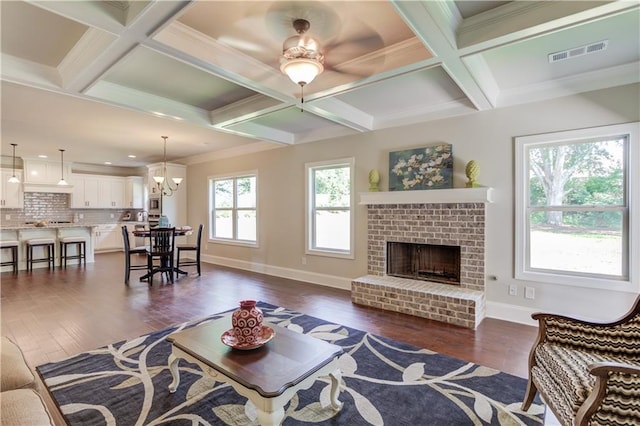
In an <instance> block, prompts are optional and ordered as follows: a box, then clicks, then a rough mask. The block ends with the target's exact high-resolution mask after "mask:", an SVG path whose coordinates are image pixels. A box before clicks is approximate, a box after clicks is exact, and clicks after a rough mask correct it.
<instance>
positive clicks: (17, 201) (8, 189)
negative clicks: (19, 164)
mask: <svg viewBox="0 0 640 426" xmlns="http://www.w3.org/2000/svg"><path fill="white" fill-rule="evenodd" d="M0 175H1V176H2V184H0V207H2V208H5V209H22V208H24V192H23V191H22V170H16V177H17V178H18V179H20V183H9V182H8V180H9V178H11V176H13V170H2V171H1V172H0Z"/></svg>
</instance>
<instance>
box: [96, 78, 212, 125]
mask: <svg viewBox="0 0 640 426" xmlns="http://www.w3.org/2000/svg"><path fill="white" fill-rule="evenodd" d="M85 95H86V96H89V97H92V98H94V99H95V100H99V101H101V102H106V103H109V104H111V105H116V106H120V107H123V108H128V109H133V110H135V111H142V112H146V113H150V114H153V115H155V116H157V117H162V118H167V119H172V120H176V121H183V122H185V123H191V124H195V125H198V126H202V127H207V128H211V123H210V121H209V113H208V111H206V110H203V109H200V108H196V107H194V106H191V105H186V104H184V103H182V102H176V101H173V100H171V99H167V98H163V97H160V96H155V95H151V94H149V93H146V92H142V91H139V90H135V89H131V88H129V87H125V86H121V85H118V84H115V83H111V82H108V81H105V80H103V81H100V82H99V83H97V84H95V85H93V86H92V87H91V88H90V89H89V90H88V91H87V92H85Z"/></svg>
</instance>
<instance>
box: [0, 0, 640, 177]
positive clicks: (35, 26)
mask: <svg viewBox="0 0 640 426" xmlns="http://www.w3.org/2000/svg"><path fill="white" fill-rule="evenodd" d="M0 13H1V19H2V21H1V27H0V29H1V41H2V63H1V66H2V74H1V76H2V86H1V90H2V92H1V96H2V123H1V124H2V129H1V131H2V152H3V154H5V155H6V154H10V148H11V147H10V145H9V144H10V143H17V144H18V148H17V154H18V155H19V156H22V157H33V156H36V155H38V154H46V155H49V156H53V157H55V156H56V154H57V149H58V148H64V149H66V150H67V151H66V153H65V154H66V155H65V158H68V159H69V161H74V162H81V163H91V164H102V163H104V162H106V161H108V162H110V163H112V164H113V165H117V166H123V167H136V166H140V165H143V164H146V163H150V162H154V161H159V160H160V159H161V156H162V139H161V138H160V136H162V135H167V136H169V139H168V145H167V150H168V156H169V158H170V159H177V160H179V161H183V162H185V163H189V162H194V161H201V160H203V159H206V158H215V157H222V156H225V155H233V154H237V153H245V152H252V151H255V150H262V149H269V148H272V147H278V146H286V145H291V144H301V143H308V142H319V143H321V142H322V141H323V140H327V139H329V138H334V137H339V136H345V135H351V134H357V133H362V132H369V131H373V130H377V129H383V128H390V127H397V126H403V125H408V124H413V123H418V122H425V121H430V120H435V119H440V118H445V117H452V116H457V115H462V114H473V113H475V112H477V111H483V110H489V109H494V108H501V107H506V106H511V105H516V104H521V103H526V102H533V101H538V100H543V99H549V98H554V97H559V96H565V95H569V94H574V93H580V92H585V91H592V90H597V89H602V88H606V87H613V86H619V85H625V84H630V83H636V82H638V81H639V80H640V41H639V40H640V4H639V3H638V2H637V1H628V2H626V1H616V2H607V1H600V2H597V1H584V2H582V1H531V2H529V1H517V2H508V1H447V0H441V1H435V0H431V1H390V2H387V1H344V2H343V1H328V2H320V1H73V2H69V1H33V2H22V1H2V2H1V3H0ZM298 18H303V19H306V20H308V21H309V22H310V24H311V28H310V30H309V31H308V34H309V35H311V36H313V37H314V38H316V39H317V40H318V41H319V42H320V44H321V45H322V46H323V50H322V51H323V53H324V56H325V64H324V67H325V69H324V72H323V73H322V74H320V75H319V76H318V77H316V79H315V80H313V81H312V82H311V83H310V84H308V85H307V86H305V87H304V104H302V103H301V88H300V87H299V86H297V85H296V84H294V83H292V82H291V80H289V78H288V77H287V76H286V75H284V74H283V73H282V72H281V71H280V57H281V56H282V44H283V42H284V40H285V39H286V38H288V37H290V36H292V35H295V31H294V29H293V27H292V22H293V20H295V19H298ZM551 54H558V55H556V59H558V58H559V60H555V61H552V60H550V55H551ZM564 57H566V59H565V58H564ZM127 155H135V156H136V158H129V157H127Z"/></svg>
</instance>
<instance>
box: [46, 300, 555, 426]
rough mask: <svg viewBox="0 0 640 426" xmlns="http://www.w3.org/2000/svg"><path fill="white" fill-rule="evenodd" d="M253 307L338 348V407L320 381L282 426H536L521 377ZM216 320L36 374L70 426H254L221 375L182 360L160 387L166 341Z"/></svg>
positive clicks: (298, 397) (165, 372)
mask: <svg viewBox="0 0 640 426" xmlns="http://www.w3.org/2000/svg"><path fill="white" fill-rule="evenodd" d="M258 306H259V307H260V308H261V309H262V310H263V311H264V313H265V321H266V322H268V323H271V324H272V325H273V326H285V327H287V328H289V329H291V330H294V331H296V332H299V333H306V334H311V335H313V336H315V337H319V338H323V339H326V340H329V341H335V342H336V344H338V345H340V346H341V347H342V348H343V350H344V352H343V354H342V355H341V356H340V358H339V360H338V364H339V366H340V369H341V370H342V380H341V382H340V390H341V393H340V395H339V398H340V401H341V402H342V403H343V405H342V408H341V409H340V410H338V411H336V410H334V409H333V408H332V407H331V404H330V396H329V388H330V387H329V378H328V377H321V378H319V379H318V380H316V382H315V383H313V384H312V385H311V387H310V388H309V389H305V390H300V391H298V393H297V394H295V395H294V396H293V398H292V399H291V401H290V403H289V404H287V405H285V407H284V409H285V418H284V420H283V423H282V425H283V426H298V425H300V424H301V423H302V422H304V423H307V424H310V425H311V424H314V425H318V426H319V425H323V426H332V425H340V426H344V425H347V426H352V425H364V424H371V425H383V424H388V425H392V426H395V425H403V426H404V425H420V426H425V425H430V426H442V425H453V424H455V425H462V424H464V425H466V424H474V425H485V424H491V425H504V426H513V425H527V426H532V425H539V424H541V423H542V421H541V418H542V413H543V411H544V406H543V405H542V404H541V403H540V402H539V399H536V401H535V402H534V404H533V405H532V407H531V409H530V410H529V412H526V413H523V412H522V411H521V410H520V408H519V407H520V404H521V402H522V398H523V396H524V389H525V387H526V380H524V379H521V378H518V377H514V376H510V375H508V374H505V373H501V372H499V371H497V370H493V369H490V368H487V367H482V366H478V365H476V364H473V363H467V362H464V361H461V360H457V359H455V358H451V357H447V356H444V355H440V354H437V353H435V352H432V351H428V350H426V349H420V348H416V347H413V346H411V345H407V344H404V343H401V342H397V341H394V340H392V339H388V338H385V337H381V336H375V335H372V334H369V333H365V332H363V331H360V330H356V329H352V328H349V327H346V326H344V325H339V324H333V323H330V322H327V321H323V320H320V319H317V318H314V317H310V316H308V315H304V314H301V313H298V312H295V311H290V310H287V309H284V308H279V307H275V306H273V305H268V304H266V303H262V302H260V304H259V305H258ZM227 315H228V313H227ZM221 316H222V314H218V315H213V316H211V317H209V318H205V319H202V320H197V321H192V322H189V323H184V324H178V325H176V326H174V327H169V328H167V329H164V330H159V331H157V332H154V333H151V334H149V335H146V336H142V337H137V338H134V339H131V340H129V341H123V342H119V343H115V344H112V345H108V346H106V347H104V348H100V349H97V350H94V351H89V352H85V353H82V354H78V355H76V356H74V357H71V358H69V359H67V360H64V361H61V362H57V363H50V364H45V365H43V366H39V367H37V370H38V372H39V373H40V375H41V376H42V377H43V380H44V382H45V385H46V387H47V389H48V390H49V392H50V393H51V395H52V397H53V399H54V401H55V402H56V404H58V406H59V407H60V408H61V411H62V413H63V415H64V417H65V420H66V421H67V422H68V424H69V425H72V426H85V425H104V424H108V425H111V424H115V422H116V420H117V424H118V426H134V425H145V426H156V425H157V426H166V425H171V426H173V425H182V424H190V425H199V426H209V425H220V424H228V425H234V426H238V425H242V426H245V425H246V426H248V425H256V424H257V412H256V408H255V406H254V405H253V404H252V403H251V402H249V401H248V400H247V399H246V398H244V397H242V396H240V395H238V394H237V393H236V392H235V390H234V389H233V388H232V387H231V386H230V385H228V384H226V383H224V382H222V381H221V380H222V379H223V378H222V377H221V376H218V377H216V378H215V379H214V378H213V377H211V376H210V375H209V373H207V372H205V371H203V370H202V369H200V367H198V366H197V365H196V364H192V363H189V362H187V361H185V360H181V361H180V363H179V364H178V370H179V372H180V386H179V387H178V389H177V391H176V392H175V393H169V390H168V388H167V387H168V385H169V383H171V380H172V378H171V374H170V372H169V369H168V367H167V359H168V357H169V354H170V353H171V344H170V343H169V342H167V341H166V336H167V335H168V334H170V333H172V332H175V331H177V330H182V329H185V328H189V327H193V326H197V325H200V324H204V323H208V322H211V321H213V320H214V319H217V318H221ZM276 333H277V331H276ZM267 345H269V343H267ZM416 401H418V402H416Z"/></svg>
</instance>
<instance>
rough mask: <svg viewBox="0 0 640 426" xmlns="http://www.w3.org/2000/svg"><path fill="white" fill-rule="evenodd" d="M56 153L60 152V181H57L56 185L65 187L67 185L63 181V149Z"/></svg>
mask: <svg viewBox="0 0 640 426" xmlns="http://www.w3.org/2000/svg"><path fill="white" fill-rule="evenodd" d="M58 151H60V180H59V181H58V185H61V186H66V185H69V184H68V183H67V181H66V180H64V149H59V150H58Z"/></svg>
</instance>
